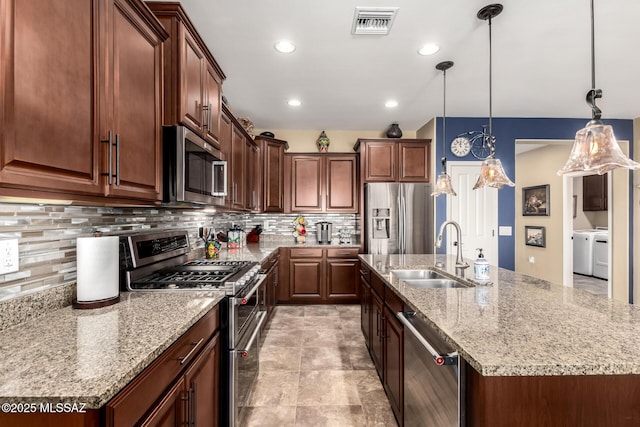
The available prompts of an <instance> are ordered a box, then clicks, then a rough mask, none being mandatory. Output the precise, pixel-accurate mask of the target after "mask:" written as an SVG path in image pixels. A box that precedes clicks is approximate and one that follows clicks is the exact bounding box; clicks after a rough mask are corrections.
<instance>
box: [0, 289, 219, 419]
mask: <svg viewBox="0 0 640 427" xmlns="http://www.w3.org/2000/svg"><path fill="white" fill-rule="evenodd" d="M120 297H121V301H120V302H119V303H117V304H114V305H112V306H109V307H104V308H99V309H94V310H75V309H73V308H71V307H70V306H67V307H65V308H62V309H59V310H56V311H52V312H50V313H48V314H46V315H43V316H41V317H38V318H36V319H34V320H30V321H27V322H24V323H20V324H18V325H16V326H13V327H10V328H8V329H6V330H4V331H2V335H0V358H1V359H2V363H0V378H2V381H1V382H0V401H1V402H3V403H17V402H25V403H37V404H40V403H59V402H63V403H78V404H80V403H84V404H86V409H90V408H99V407H101V406H102V405H104V404H105V403H106V402H107V401H108V400H109V399H111V398H112V397H113V396H114V395H115V394H116V393H117V392H118V391H119V390H120V389H122V388H123V387H124V386H125V385H127V384H128V383H129V382H130V381H131V380H132V379H133V378H134V377H135V376H136V375H137V374H139V373H140V372H142V371H143V370H144V368H146V367H147V366H148V365H149V364H151V362H153V360H155V359H156V358H157V357H158V356H159V355H160V354H161V353H162V352H163V351H164V350H166V349H167V348H168V347H169V346H170V345H171V344H173V342H175V341H176V340H177V339H178V338H179V337H180V336H181V335H182V334H183V333H184V332H186V330H187V329H189V327H191V326H192V325H193V324H194V323H196V322H197V321H198V320H199V319H200V318H201V317H202V316H204V315H205V314H206V313H207V312H208V311H209V310H211V309H212V308H213V307H214V306H215V305H216V304H217V303H218V302H220V301H221V300H222V299H223V298H224V295H223V294H222V293H220V292H180V291H177V292H162V293H153V292H122V293H121V294H120Z"/></svg>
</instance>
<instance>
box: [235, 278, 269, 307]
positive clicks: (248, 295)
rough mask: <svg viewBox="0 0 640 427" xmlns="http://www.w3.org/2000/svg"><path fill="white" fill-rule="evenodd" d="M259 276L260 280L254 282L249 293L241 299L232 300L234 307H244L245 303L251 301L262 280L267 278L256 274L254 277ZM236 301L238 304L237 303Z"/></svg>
mask: <svg viewBox="0 0 640 427" xmlns="http://www.w3.org/2000/svg"><path fill="white" fill-rule="evenodd" d="M258 276H260V279H259V280H258V281H257V282H256V284H255V285H253V288H251V290H250V291H249V293H248V294H247V295H245V296H243V297H242V298H234V299H233V303H234V304H235V305H245V304H246V303H248V302H249V299H251V297H252V296H253V294H255V293H256V292H257V291H258V288H259V287H260V285H262V282H264V279H266V278H267V276H266V275H265V274H257V275H256V277H258ZM238 301H239V302H240V303H238Z"/></svg>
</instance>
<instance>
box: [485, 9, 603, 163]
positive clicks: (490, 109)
mask: <svg viewBox="0 0 640 427" xmlns="http://www.w3.org/2000/svg"><path fill="white" fill-rule="evenodd" d="M592 1H593V0H592ZM492 57H493V55H492V52H491V17H489V146H490V147H491V150H490V154H489V157H490V158H493V157H494V155H495V151H496V148H495V147H494V146H493V123H492V122H493V99H492V94H493V86H492V81H493V79H492V69H493V67H492Z"/></svg>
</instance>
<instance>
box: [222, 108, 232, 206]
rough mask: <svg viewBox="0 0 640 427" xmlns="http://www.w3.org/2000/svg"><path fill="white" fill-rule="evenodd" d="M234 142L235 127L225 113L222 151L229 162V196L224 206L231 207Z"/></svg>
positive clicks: (223, 117) (223, 113) (223, 115)
mask: <svg viewBox="0 0 640 427" xmlns="http://www.w3.org/2000/svg"><path fill="white" fill-rule="evenodd" d="M232 140H233V125H232V123H231V118H229V116H228V115H227V114H226V113H225V112H224V111H223V112H222V114H221V116H220V151H222V155H223V157H224V160H226V161H227V196H226V197H225V203H224V206H225V207H227V208H230V207H231V203H232V201H233V169H232V166H231V163H232V162H231V161H232V156H231V154H232V153H231V146H232Z"/></svg>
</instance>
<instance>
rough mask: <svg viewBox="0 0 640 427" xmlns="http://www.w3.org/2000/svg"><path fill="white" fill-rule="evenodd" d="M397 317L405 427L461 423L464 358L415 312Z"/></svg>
mask: <svg viewBox="0 0 640 427" xmlns="http://www.w3.org/2000/svg"><path fill="white" fill-rule="evenodd" d="M397 317H398V319H400V322H402V324H403V325H404V327H405V333H404V425H405V427H408V426H420V427H424V426H433V427H449V426H451V427H453V426H464V425H465V411H464V407H465V406H464V361H463V360H462V358H461V357H459V356H458V353H457V352H455V351H454V349H453V348H452V347H451V346H450V345H448V344H447V343H446V342H444V341H443V339H442V338H440V337H439V336H438V334H437V333H436V332H435V331H434V330H433V329H432V328H431V327H430V326H429V325H427V323H426V322H425V321H424V320H422V319H420V318H419V317H418V316H416V314H415V313H414V312H400V313H397Z"/></svg>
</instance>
